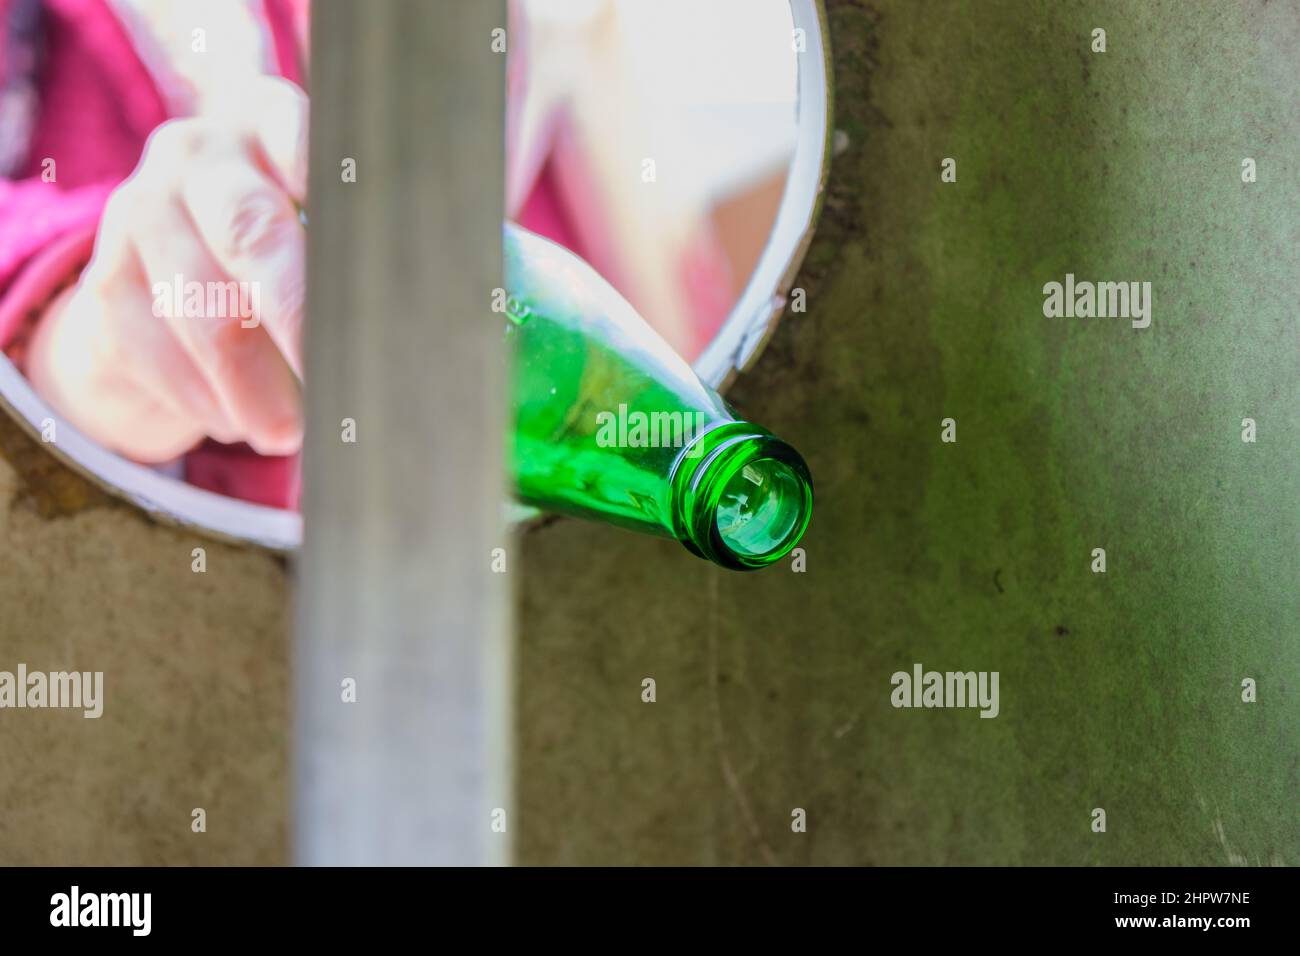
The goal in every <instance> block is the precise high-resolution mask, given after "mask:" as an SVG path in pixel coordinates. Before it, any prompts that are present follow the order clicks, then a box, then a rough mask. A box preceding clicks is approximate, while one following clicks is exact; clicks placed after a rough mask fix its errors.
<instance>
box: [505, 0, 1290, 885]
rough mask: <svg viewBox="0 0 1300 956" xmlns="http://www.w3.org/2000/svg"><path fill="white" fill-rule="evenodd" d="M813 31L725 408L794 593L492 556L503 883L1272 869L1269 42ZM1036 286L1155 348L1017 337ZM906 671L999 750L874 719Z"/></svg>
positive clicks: (1196, 35) (530, 540) (924, 20)
mask: <svg viewBox="0 0 1300 956" xmlns="http://www.w3.org/2000/svg"><path fill="white" fill-rule="evenodd" d="M829 7H830V18H831V31H832V32H831V44H832V48H833V51H834V56H835V75H836V117H835V122H836V127H837V128H838V129H841V130H843V131H845V132H846V133H847V135H848V137H849V148H848V150H847V151H846V152H845V153H844V154H843V155H841V156H840V157H838V159H837V160H836V163H835V166H834V168H833V171H832V177H831V184H830V187H829V194H828V196H827V200H826V206H825V210H824V213H823V218H822V223H821V227H820V229H819V232H818V235H817V238H816V240H815V242H814V245H813V248H812V249H811V251H810V254H809V256H808V259H807V263H806V265H805V268H804V271H803V274H802V276H801V278H800V280H799V282H798V284H799V285H801V286H803V287H804V288H806V289H807V291H808V311H807V313H806V314H802V315H795V316H788V317H787V318H786V320H785V321H784V323H783V325H782V327H781V328H780V329H779V330H778V333H777V334H776V336H775V337H774V339H773V342H772V344H771V346H770V347H769V350H768V352H767V353H766V354H765V355H764V357H763V359H762V360H761V361H760V362H759V364H758V366H757V368H756V369H755V370H754V371H753V372H752V373H750V374H749V375H746V376H743V377H742V378H741V379H740V380H739V381H738V382H737V383H736V385H735V387H734V388H733V390H732V392H731V393H730V395H729V397H730V398H731V400H732V401H733V402H734V403H735V404H736V405H737V406H738V408H739V409H740V410H741V411H742V412H743V413H744V414H745V415H747V416H748V417H750V418H752V419H753V420H755V421H758V422H762V423H763V424H765V425H767V426H768V427H770V428H772V429H773V430H774V431H775V432H777V433H778V434H780V435H781V436H783V437H785V438H786V439H788V440H789V441H791V442H792V443H793V444H795V445H796V446H797V447H799V449H800V450H801V451H802V452H803V454H804V455H805V457H806V458H807V459H808V461H809V463H810V465H811V467H812V469H813V474H814V477H815V479H816V481H817V510H816V513H815V515H814V518H813V524H812V527H811V529H810V531H809V533H808V535H807V537H806V538H805V542H804V546H805V548H806V551H807V571H806V573H802V574H796V573H792V572H791V571H790V570H788V569H785V568H780V567H778V568H774V569H771V570H769V571H766V572H763V573H760V574H753V575H739V574H731V573H727V572H723V571H720V570H716V569H713V568H711V567H709V566H707V565H705V564H703V563H702V562H700V561H698V560H696V559H694V558H692V557H691V556H689V555H688V554H686V553H685V551H683V550H682V549H681V548H680V547H679V546H677V545H675V544H673V543H671V542H661V541H656V540H653V539H649V538H640V537H637V536H635V535H631V534H625V533H622V532H618V531H613V530H610V529H607V528H601V527H596V526H592V525H584V524H581V523H579V522H576V521H564V522H557V523H552V524H549V525H547V526H545V527H542V528H540V529H538V530H537V531H535V532H533V533H531V534H528V535H526V537H525V559H526V564H525V567H524V573H523V584H522V588H521V610H520V614H519V621H520V627H521V635H520V649H519V657H518V668H519V681H520V698H519V713H518V729H519V733H520V735H521V740H520V752H519V767H518V780H519V788H520V805H519V813H518V815H517V821H518V829H517V831H516V832H517V837H516V839H517V845H518V849H519V855H520V860H521V862H524V863H762V862H781V863H789V864H809V863H822V864H826V863H830V864H835V863H878V864H909V863H910V864H977V863H985V864H1014V863H1040V864H1085V865H1096V864H1101V865H1113V864H1125V863H1136V864H1227V863H1249V864H1269V863H1285V864H1296V863H1300V554H1298V551H1297V546H1298V545H1300V477H1298V476H1300V334H1298V333H1300V328H1298V322H1300V319H1298V316H1300V308H1298V306H1297V295H1298V294H1300V253H1297V239H1298V238H1300V236H1298V233H1300V58H1297V56H1296V54H1295V51H1296V50H1297V49H1300V5H1298V4H1297V3H1295V2H1284V0H1272V2H1264V0H1257V2H1241V3H1230V4H1229V3H1216V4H1209V3H1188V2H1174V0H1168V2H1155V0H1143V2H1136V0H1135V2H1125V3H1086V4H1085V3H1071V2H1059V0H1051V2H1048V0H1037V2H1026V0H979V2H970V3H926V2H917V0H891V2H885V0H880V2H873V3H866V2H852V0H838V2H831V3H830V4H829ZM1094 27H1102V28H1104V29H1105V30H1106V33H1107V48H1108V49H1107V52H1105V53H1093V52H1092V51H1091V49H1090V45H1091V31H1092V29H1093V28H1094ZM1247 156H1249V157H1252V158H1254V159H1255V160H1256V161H1257V163H1258V182H1256V183H1253V184H1243V183H1242V181H1241V175H1240V173H1241V161H1242V159H1243V158H1244V157H1247ZM944 157H953V158H955V159H956V160H957V173H958V178H957V182H956V183H952V184H945V183H942V182H941V181H940V177H939V167H940V161H941V160H942V159H943V158H944ZM1066 272H1073V273H1074V274H1075V275H1076V276H1077V277H1078V278H1079V279H1081V280H1082V279H1087V280H1093V281H1101V280H1109V281H1128V280H1134V281H1150V282H1151V283H1152V285H1153V299H1154V309H1153V320H1152V324H1151V327H1150V328H1148V329H1145V330H1136V329H1132V328H1130V327H1129V324H1128V322H1126V321H1123V320H1118V319H1048V318H1045V317H1044V316H1043V314H1042V305H1043V293H1042V287H1043V285H1044V283H1046V282H1049V281H1053V280H1055V281H1062V280H1063V278H1064V275H1065V273H1066ZM946 417H952V418H954V419H956V421H957V434H958V441H957V443H956V444H943V443H941V442H940V440H939V436H940V421H941V419H943V418H946ZM1246 417H1250V418H1253V419H1255V420H1256V422H1257V423H1258V441H1257V442H1256V443H1255V444H1246V443H1243V442H1242V440H1241V423H1242V419H1243V418H1246ZM1095 547H1102V548H1105V549H1106V554H1107V572H1106V573H1105V574H1104V575H1103V574H1093V573H1092V572H1091V570H1090V562H1091V551H1092V549H1093V548H1095ZM916 662H920V663H922V664H924V665H925V666H926V667H927V668H933V669H937V670H997V671H999V672H1000V675H1001V714H1000V716H999V717H997V718H996V719H994V720H981V719H979V718H978V717H977V716H976V713H975V712H974V711H970V710H896V709H894V708H892V707H891V706H890V701H889V695H890V689H891V688H890V675H891V674H892V673H893V672H894V671H897V670H910V669H911V666H912V665H913V664H914V663H916ZM645 677H653V678H654V679H655V680H656V682H657V688H656V690H657V701H656V703H654V704H645V703H642V701H641V681H642V679H643V678H645ZM1245 677H1251V678H1253V679H1255V680H1256V681H1257V682H1258V695H1259V700H1258V702H1257V703H1254V704H1246V703H1243V702H1242V701H1241V681H1242V679H1243V678H1245ZM796 807H800V808H804V809H805V810H806V811H807V815H808V831H807V832H806V833H803V834H796V833H792V832H791V827H790V820H791V811H792V809H793V808H796ZM1094 807H1102V808H1104V809H1105V810H1106V813H1107V832H1106V833H1104V834H1096V833H1093V832H1092V830H1091V828H1090V824H1091V822H1092V816H1091V811H1092V810H1093V808H1094Z"/></svg>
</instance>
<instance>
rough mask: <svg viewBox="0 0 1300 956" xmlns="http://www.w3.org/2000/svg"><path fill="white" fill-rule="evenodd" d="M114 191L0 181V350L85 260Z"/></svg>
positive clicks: (104, 186) (102, 185) (102, 186)
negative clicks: (107, 201)
mask: <svg viewBox="0 0 1300 956" xmlns="http://www.w3.org/2000/svg"><path fill="white" fill-rule="evenodd" d="M113 186H114V184H113V183H111V182H104V183H95V184H92V185H87V186H81V187H79V188H76V189H61V188H59V187H58V186H57V185H55V184H54V183H46V182H42V181H41V180H39V179H36V180H30V179H29V180H21V181H18V182H10V181H7V180H0V347H2V346H4V345H6V344H8V342H9V341H10V340H11V339H12V338H13V337H14V335H15V334H17V332H18V331H19V328H20V326H21V325H22V322H23V320H24V319H25V318H26V317H27V316H28V315H29V314H30V313H31V312H32V311H33V310H35V309H37V308H38V307H40V306H41V305H43V304H44V303H45V302H46V301H48V300H49V298H50V296H51V295H52V294H53V292H54V291H55V290H56V289H58V288H59V286H61V285H63V284H64V283H65V282H67V281H68V280H70V279H72V278H75V276H76V274H77V272H78V271H79V270H80V268H81V267H82V266H83V265H84V264H85V263H86V261H87V260H88V259H89V258H90V252H91V249H92V248H93V245H94V240H95V229H96V226H97V224H98V223H99V216H100V213H101V212H102V210H103V208H104V202H105V201H106V200H107V198H108V194H109V193H110V192H111V191H112V189H113Z"/></svg>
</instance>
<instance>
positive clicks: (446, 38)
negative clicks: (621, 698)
mask: <svg viewBox="0 0 1300 956" xmlns="http://www.w3.org/2000/svg"><path fill="white" fill-rule="evenodd" d="M505 6H506V5H505V0H475V2H473V3H466V2H461V0H455V2H453V0H384V2H382V3H356V2H352V0H317V2H316V3H315V4H314V5H313V32H312V51H311V53H312V64H311V89H310V91H309V92H310V94H311V113H312V118H311V146H310V157H311V180H310V194H309V200H308V201H309V206H310V222H311V224H310V227H309V230H308V231H309V249H308V261H309V267H308V273H309V275H308V319H307V322H308V328H307V329H306V340H307V363H306V366H307V367H306V371H305V382H306V393H305V394H306V403H307V441H306V454H305V468H304V481H305V484H304V490H305V499H304V516H305V541H304V546H303V551H302V554H301V557H300V561H299V567H298V593H297V614H298V620H297V631H296V636H295V668H294V671H295V672H294V683H295V694H296V728H295V735H296V736H295V774H294V777H295V781H294V786H295V797H294V831H295V851H296V852H295V856H296V860H297V862H299V863H303V864H468V865H476V864H497V863H505V862H508V861H509V842H508V841H509V839H510V836H509V830H510V824H511V823H512V822H513V821H511V820H510V818H509V816H508V811H509V808H510V801H511V787H512V780H511V773H510V769H511V762H512V761H511V742H510V741H511V737H512V729H513V728H512V726H511V718H510V715H511V706H510V699H511V694H512V690H513V682H512V679H511V660H512V654H511V638H510V628H509V625H510V620H509V617H510V610H509V593H508V588H507V585H506V580H507V578H508V575H504V574H494V573H492V567H491V564H492V552H493V549H494V548H498V547H505V546H506V541H505V538H504V531H503V527H502V520H501V502H502V500H503V493H504V482H503V480H502V456H503V450H504V447H505V444H504V443H505V421H506V418H505V406H506V397H507V396H506V387H507V380H506V374H505V367H504V363H503V359H502V353H503V349H502V340H501V324H500V323H499V322H496V323H493V322H492V321H491V319H492V318H493V315H492V312H491V301H492V290H493V289H494V288H496V287H498V286H501V285H502V277H501V271H502V266H501V221H502V218H503V215H504V211H503V202H504V200H503V182H504V170H503V166H504V142H503V140H504V127H505V121H504V111H505V56H504V55H503V54H502V53H501V52H499V51H494V50H493V48H492V47H493V31H494V30H495V29H497V28H505V27H506V9H505ZM353 164H354V166H355V182H350V181H348V179H349V178H350V177H349V175H348V174H349V170H350V168H352V165H353ZM348 420H351V421H352V422H355V441H354V442H349V441H347V440H346V439H347V438H348V437H349V436H348V433H347V429H348ZM511 570H513V568H511ZM350 681H351V682H355V684H354V685H351V684H349V683H348V682H350ZM351 686H355V702H350V701H349V699H348V698H349V696H350V695H349V688H350V687H351ZM498 809H500V810H502V811H506V814H505V815H504V816H503V815H502V814H500V813H495V812H494V811H496V810H498ZM494 823H495V824H496V826H495V827H494ZM502 825H504V826H505V832H504V833H503V832H499V831H500V827H501V826H502Z"/></svg>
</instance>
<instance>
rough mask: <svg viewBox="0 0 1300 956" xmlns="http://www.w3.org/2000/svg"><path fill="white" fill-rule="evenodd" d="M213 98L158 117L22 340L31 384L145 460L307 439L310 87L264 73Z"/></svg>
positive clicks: (95, 433)
mask: <svg viewBox="0 0 1300 956" xmlns="http://www.w3.org/2000/svg"><path fill="white" fill-rule="evenodd" d="M223 102H225V103H228V104H229V105H228V106H227V107H224V108H223V107H220V106H218V107H214V108H213V110H212V111H211V112H209V113H205V114H202V115H199V116H196V117H193V118H188V119H179V120H172V121H169V122H167V123H165V124H163V125H162V126H160V127H158V128H157V129H156V130H155V131H154V133H153V135H152V136H150V138H149V141H148V143H147V144H146V145H145V149H144V154H143V156H142V158H141V160H140V163H139V165H138V166H137V167H136V169H135V171H134V172H133V173H132V175H131V176H130V177H129V178H128V179H127V180H126V181H125V182H123V183H122V185H121V186H119V187H118V188H117V189H116V190H115V191H114V192H113V194H112V196H111V197H110V198H109V201H108V204H107V206H106V208H105V211H104V216H103V219H102V221H101V222H100V226H99V232H98V235H97V237H96V241H95V252H94V256H93V258H92V260H91V262H90V264H89V265H88V266H87V267H86V269H85V271H84V272H83V273H82V275H81V277H80V279H79V280H78V281H77V283H76V284H75V285H74V286H73V287H71V288H70V289H69V290H67V291H65V292H64V293H63V294H62V295H60V296H59V297H58V298H57V299H56V300H55V301H54V302H53V303H51V305H50V306H49V307H48V308H47V309H46V311H45V313H44V315H43V316H42V317H41V319H40V323H39V325H38V327H37V329H36V331H35V333H34V336H33V339H32V346H31V351H30V353H29V358H28V375H29V377H30V379H31V381H32V383H33V385H34V386H35V388H36V389H37V391H38V392H40V393H41V394H42V395H43V396H44V397H45V398H46V400H47V401H49V402H50V404H51V405H52V406H53V407H54V408H55V409H56V410H57V411H58V412H59V413H60V414H61V415H63V416H64V417H65V418H67V419H68V420H69V421H70V422H71V423H72V424H73V425H74V426H76V427H77V428H78V429H79V430H81V431H82V432H84V433H85V434H86V435H87V436H88V437H90V438H93V439H95V440H96V441H98V442H100V443H101V444H103V445H105V446H106V447H108V448H110V449H112V450H113V451H116V452H118V453H119V454H122V455H125V456H127V457H129V458H132V459H135V460H137V461H141V462H146V463H156V462H164V461H168V460H170V459H172V458H175V457H176V456H178V455H180V454H182V453H184V452H185V451H187V450H188V449H190V448H191V447H193V446H194V445H195V444H197V443H198V442H199V441H201V440H202V439H203V438H204V437H211V438H214V439H216V440H217V441H220V442H226V443H230V442H238V441H243V442H247V443H248V444H249V445H250V446H251V447H252V448H253V450H254V451H257V452H259V453H261V454H266V455H284V454H291V453H293V452H295V451H297V450H298V449H299V448H300V446H301V444H302V401H301V389H300V384H299V383H300V379H301V376H302V351H301V330H302V318H303V303H304V290H305V277H304V265H305V232H304V230H303V227H302V225H301V223H300V222H299V219H298V213H297V206H295V203H298V204H302V202H303V201H304V198H305V195H306V189H307V97H306V95H305V94H304V93H303V92H302V90H301V89H299V88H298V87H297V86H295V85H294V84H292V83H290V82H289V81H287V80H283V79H280V78H278V77H261V76H260V77H256V78H255V79H252V80H250V82H249V85H248V87H247V88H243V89H241V90H239V91H237V92H235V91H232V95H231V96H229V97H228V98H225V99H224V100H223Z"/></svg>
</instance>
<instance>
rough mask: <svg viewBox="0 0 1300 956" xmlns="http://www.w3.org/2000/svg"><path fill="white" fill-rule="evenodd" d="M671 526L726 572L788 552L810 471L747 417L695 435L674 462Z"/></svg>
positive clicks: (806, 500)
mask: <svg viewBox="0 0 1300 956" xmlns="http://www.w3.org/2000/svg"><path fill="white" fill-rule="evenodd" d="M671 483H672V498H673V507H672V511H673V524H674V527H673V531H674V533H675V534H676V535H677V537H678V538H679V539H680V540H681V541H682V543H683V544H685V545H686V547H687V548H688V549H689V550H691V551H693V552H695V553H696V554H698V555H699V556H700V557H703V558H707V559H708V560H710V561H713V562H714V563H715V564H720V565H722V566H723V567H725V568H731V569H733V570H740V571H749V570H756V569H758V568H764V567H767V566H768V565H770V564H772V563H773V562H775V561H778V560H780V559H781V558H782V557H784V556H785V555H786V554H788V553H789V552H790V549H791V548H793V547H794V546H795V545H796V544H797V543H798V542H799V539H800V538H801V537H802V536H803V533H804V529H806V528H807V527H808V521H809V519H810V518H811V516H812V476H811V475H810V473H809V471H808V466H807V464H805V462H804V460H803V458H801V457H800V456H799V453H798V452H797V451H795V450H794V449H793V448H791V447H790V446H789V445H787V444H786V443H785V442H783V441H781V440H780V439H779V438H776V437H775V436H774V435H772V434H771V433H770V432H768V431H767V430H765V429H763V428H760V427H759V426H757V425H753V424H751V423H749V422H729V423H728V424H726V425H723V426H720V427H718V428H715V429H712V430H711V431H708V432H706V433H704V434H703V435H700V436H699V437H698V438H696V439H695V441H693V442H691V444H690V445H688V446H687V447H686V448H685V449H683V451H682V454H681V455H679V456H678V458H677V460H676V461H675V462H674V464H673V472H672V476H671Z"/></svg>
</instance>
